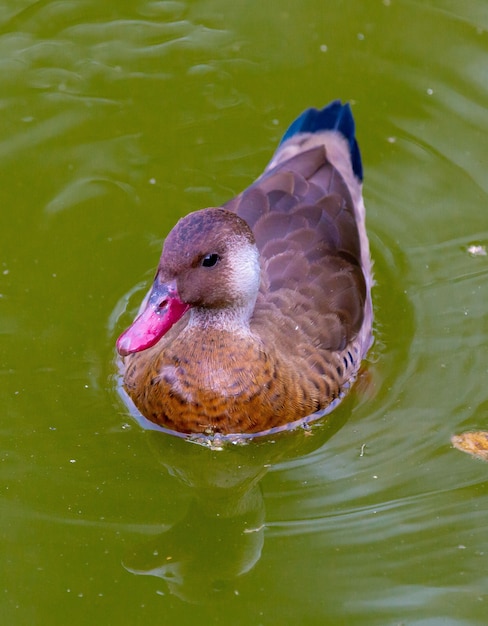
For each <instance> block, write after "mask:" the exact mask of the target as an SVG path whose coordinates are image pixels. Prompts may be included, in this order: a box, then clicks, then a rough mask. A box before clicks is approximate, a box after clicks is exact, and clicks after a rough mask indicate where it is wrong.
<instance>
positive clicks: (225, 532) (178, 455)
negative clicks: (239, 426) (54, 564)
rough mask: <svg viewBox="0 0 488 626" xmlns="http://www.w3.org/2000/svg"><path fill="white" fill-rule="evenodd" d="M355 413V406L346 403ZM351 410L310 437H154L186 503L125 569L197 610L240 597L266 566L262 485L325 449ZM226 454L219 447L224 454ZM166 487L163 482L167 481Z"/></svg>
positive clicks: (305, 432) (305, 433) (316, 427)
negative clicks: (206, 441)
mask: <svg viewBox="0 0 488 626" xmlns="http://www.w3.org/2000/svg"><path fill="white" fill-rule="evenodd" d="M346 404H347V405H348V406H349V407H351V406H352V403H350V402H349V401H348V402H347V403H346ZM343 409H346V406H344V405H343V406H342V407H340V410H338V411H337V410H336V411H334V417H333V419H331V420H329V421H327V418H324V419H323V420H321V421H320V422H319V423H314V424H313V425H311V426H310V427H308V428H307V429H303V428H302V429H300V430H297V431H294V432H284V433H281V434H279V435H277V436H271V435H270V436H267V437H261V438H258V439H256V440H254V441H253V442H252V443H249V444H247V445H235V444H232V443H225V444H223V445H222V447H221V448H222V449H218V450H214V449H208V448H206V447H204V446H201V445H194V444H192V443H189V442H188V441H186V440H184V439H179V438H177V437H174V436H171V435H168V434H166V433H161V432H154V431H150V432H148V433H147V435H148V440H149V446H150V448H151V451H152V453H153V454H154V455H156V457H157V458H158V460H159V462H160V463H161V465H162V466H163V467H164V470H165V473H166V478H167V480H176V481H178V483H179V487H180V488H181V490H182V491H185V492H186V493H185V495H186V497H187V501H188V502H187V506H186V511H185V512H184V513H183V514H182V515H181V517H180V518H179V519H176V520H175V519H174V518H173V519H172V520H161V525H162V527H163V528H164V527H165V526H166V528H165V529H164V531H163V532H161V533H160V534H159V535H157V536H156V537H152V538H151V539H150V540H149V541H146V542H144V543H141V544H139V545H136V546H134V547H132V549H131V550H130V552H129V553H127V554H126V556H125V558H124V561H123V565H124V567H125V568H126V569H127V570H128V571H129V572H131V573H133V574H136V575H148V576H156V577H158V578H161V579H162V580H164V581H165V583H166V585H167V589H168V591H169V592H170V593H171V594H174V595H176V596H177V597H179V598H180V599H182V600H185V601H187V602H192V603H205V602H208V601H215V599H216V598H225V597H229V596H232V595H234V594H237V593H238V591H237V589H236V584H237V579H238V578H239V577H241V576H243V575H244V574H246V573H247V572H249V571H250V570H251V569H252V568H253V567H254V566H255V565H256V563H257V562H258V561H259V559H260V557H261V553H262V550H263V546H264V538H265V529H266V519H265V503H264V498H263V495H262V491H261V484H260V483H261V480H262V478H263V477H264V476H265V475H266V473H267V472H268V471H269V470H270V469H271V468H273V466H276V465H277V464H278V463H282V462H286V461H288V462H289V461H292V460H293V459H296V458H299V457H301V456H304V455H306V454H309V453H311V452H313V451H314V450H315V449H317V448H319V447H320V446H322V445H323V444H324V443H325V442H326V441H327V440H328V439H329V438H330V437H331V436H332V435H333V434H334V433H335V432H336V431H337V430H339V428H341V427H342V425H343V424H344V423H345V421H346V417H347V415H346V414H349V413H350V408H349V410H347V409H346V410H343ZM219 447H220V446H219ZM162 481H164V476H162Z"/></svg>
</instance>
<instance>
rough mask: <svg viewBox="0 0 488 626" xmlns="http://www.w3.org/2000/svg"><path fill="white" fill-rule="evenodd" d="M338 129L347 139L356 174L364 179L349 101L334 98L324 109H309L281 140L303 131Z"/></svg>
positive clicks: (318, 131) (315, 131)
mask: <svg viewBox="0 0 488 626" xmlns="http://www.w3.org/2000/svg"><path fill="white" fill-rule="evenodd" d="M334 130H335V131H338V132H339V133H341V135H342V136H343V137H344V139H345V140H346V141H347V143H348V146H349V153H350V157H351V164H352V169H353V171H354V174H355V176H356V177H357V178H358V179H359V180H360V181H362V180H363V165H362V162H361V153H360V151H359V146H358V143H357V141H356V126H355V124H354V117H353V115H352V111H351V107H350V105H349V103H346V104H342V102H341V101H340V100H334V101H333V102H331V103H330V104H328V105H327V106H326V107H324V108H323V109H313V108H312V109H307V110H306V111H304V112H303V113H302V114H301V115H300V116H299V117H297V119H296V120H295V121H294V122H293V123H292V124H291V125H290V127H289V128H288V130H287V131H286V133H285V134H284V135H283V138H282V140H281V141H280V146H281V144H283V143H284V142H285V141H287V140H288V139H290V138H291V137H294V136H295V135H298V134H302V133H310V134H315V133H320V132H324V131H334Z"/></svg>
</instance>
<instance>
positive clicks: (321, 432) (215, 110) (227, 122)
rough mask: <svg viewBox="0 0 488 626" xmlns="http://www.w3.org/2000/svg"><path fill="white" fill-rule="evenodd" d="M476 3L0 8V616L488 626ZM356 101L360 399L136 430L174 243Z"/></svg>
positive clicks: (481, 45) (484, 15)
mask: <svg viewBox="0 0 488 626" xmlns="http://www.w3.org/2000/svg"><path fill="white" fill-rule="evenodd" d="M487 31H488V12H487V8H486V4H485V2H484V1H483V0H470V1H469V2H464V3H461V4H460V3H457V2H453V1H452V0H429V1H427V2H414V1H409V0H383V2H381V1H380V0H366V1H364V2H356V1H353V0H343V1H340V0H337V1H336V2H330V3H327V6H325V5H324V3H323V2H319V0H301V1H300V2H291V1H290V2H277V1H275V0H270V1H268V2H266V3H263V2H254V1H249V2H245V3H243V2H241V3H237V2H235V3H232V4H229V3H228V2H223V1H221V0H207V1H205V0H194V1H192V2H172V1H166V2H165V1H163V2H157V1H155V2H149V1H144V0H142V1H141V2H137V3H133V2H120V1H119V0H117V1H115V0H109V1H107V2H104V3H100V2H94V1H91V0H85V1H82V0H79V1H73V2H56V1H52V0H43V1H40V2H29V1H20V0H18V1H14V0H7V1H6V2H4V3H3V4H2V7H0V84H1V86H2V89H1V95H0V110H1V116H0V164H1V167H0V200H1V206H2V210H1V212H0V296H1V297H0V333H1V335H2V337H1V339H2V341H1V344H0V390H1V397H2V407H3V420H2V429H1V435H2V439H1V444H0V445H1V448H0V460H1V465H0V468H1V474H0V481H1V482H0V485H1V501H0V502H1V510H2V524H1V535H2V540H3V541H2V551H1V560H0V562H1V564H2V571H3V577H2V581H3V582H2V587H1V589H2V596H1V598H2V599H1V614H2V616H4V617H3V619H4V621H5V623H9V624H19V625H20V624H53V625H56V624H65V623H67V622H68V621H69V623H70V624H73V626H74V625H75V624H78V623H79V624H86V623H116V622H120V623H126V624H143V623H144V624H146V623H150V622H154V623H162V624H194V623H196V621H198V623H199V624H229V623H232V624H242V625H251V624H252V625H253V626H254V625H258V624H263V625H266V626H268V625H269V626H274V625H278V624H279V625H282V624H292V623H293V624H303V625H314V626H315V625H316V624H317V625H318V624H321V625H324V624H331V625H334V626H337V625H338V624H361V625H369V624H371V625H377V624H422V625H424V624H429V625H432V624H442V625H443V626H444V625H447V626H451V625H463V626H464V625H468V624H469V625H470V626H471V625H475V624H480V625H481V624H485V623H486V602H487V601H488V593H487V589H488V580H487V578H488V540H487V537H486V519H487V515H488V487H487V485H488V483H487V479H488V466H487V465H486V464H485V463H482V462H480V461H476V460H473V459H472V458H470V457H469V456H467V455H463V454H462V453H461V452H459V451H457V450H454V449H453V448H452V447H451V445H450V436H451V435H452V434H453V433H455V432H461V431H463V430H467V429H473V428H476V429H477V428H485V429H486V428H487V427H488V413H487V411H488V391H487V389H488V385H487V374H488V356H487V355H488V350H487V347H488V317H487V314H486V307H487V304H486V303H487V302H488V257H487V256H485V255H483V254H475V255H473V254H471V253H470V252H469V250H470V246H472V245H478V246H481V248H480V250H481V251H482V250H483V246H488V227H487V224H488V221H487V217H486V211H487V207H488V182H487V180H488V179H487V176H486V171H487V165H488V142H487V140H486V137H487V131H488V116H487V113H486V110H487V104H488V88H487V85H488V80H487V79H488V74H487V64H486V58H487V52H488V32H487ZM334 98H342V99H343V100H350V101H351V102H352V105H353V111H354V115H355V117H356V121H357V126H358V137H359V141H360V145H361V149H362V153H363V160H364V165H365V190H364V192H365V200H366V204H367V211H368V230H369V234H370V240H371V247H372V254H373V257H374V263H375V277H376V283H377V284H376V287H375V291H374V302H375V311H376V322H375V325H376V326H375V335H376V341H375V345H374V347H373V349H372V351H371V353H370V355H369V358H368V362H367V364H366V368H365V373H364V376H362V377H361V379H360V380H359V381H358V384H357V385H356V387H355V389H354V390H353V392H352V393H351V394H350V395H349V396H348V398H347V399H346V400H345V402H343V404H342V405H341V406H340V407H339V408H338V409H336V411H334V413H333V414H332V415H331V416H330V417H329V418H328V419H327V420H326V421H325V422H324V423H323V424H322V425H321V426H320V427H317V428H314V429H313V430H312V432H311V433H309V432H298V433H294V434H289V435H286V436H284V437H279V438H276V439H275V440H274V441H263V442H260V443H259V444H252V445H249V446H244V447H231V448H230V449H228V450H224V451H212V450H208V449H205V448H202V447H200V446H196V445H192V444H189V443H187V442H184V441H180V440H178V439H176V438H173V437H168V436H165V435H161V433H155V432H151V431H145V430H144V429H142V428H141V426H140V425H139V424H138V423H137V422H136V421H135V420H134V419H133V418H132V416H131V415H130V413H129V412H128V410H127V408H126V407H125V405H124V404H123V402H122V401H121V399H120V397H119V395H118V393H117V390H116V386H115V382H114V373H115V365H114V340H115V338H116V336H117V334H118V333H119V332H120V331H121V330H122V329H123V328H124V326H125V325H126V324H127V322H128V321H129V319H130V316H131V315H132V313H133V312H134V310H135V309H136V307H137V305H138V301H139V300H140V298H141V297H142V294H143V293H144V290H145V288H146V287H147V285H148V283H149V281H150V279H151V276H152V274H153V271H154V267H155V265H156V263H157V259H158V257H159V251H160V246H161V242H162V239H163V238H164V235H165V233H167V231H168V229H169V228H170V227H171V226H172V224H173V223H174V222H175V221H176V220H177V218H178V217H179V216H181V215H184V214H186V213H187V212H189V211H192V210H195V209H197V208H201V207H203V206H209V205H216V204H217V205H218V204H219V203H222V202H224V201H226V200H227V199H229V198H230V197H232V195H234V194H236V193H238V192H239V191H241V190H242V189H243V188H244V187H245V186H247V185H248V184H249V183H250V182H252V180H253V179H254V178H255V177H256V176H257V175H258V174H259V173H260V172H261V171H262V168H263V167H264V165H265V164H266V162H267V160H268V159H269V157H270V155H271V154H272V152H273V150H274V148H275V146H276V143H277V141H278V140H279V138H280V136H281V134H282V132H283V131H284V130H285V128H286V127H287V125H288V124H289V123H290V122H291V121H292V120H293V119H294V118H295V117H296V115H297V114H298V113H300V112H301V111H302V110H303V109H304V108H306V107H308V106H312V105H313V106H321V105H323V104H325V103H327V102H328V101H330V100H332V99H334Z"/></svg>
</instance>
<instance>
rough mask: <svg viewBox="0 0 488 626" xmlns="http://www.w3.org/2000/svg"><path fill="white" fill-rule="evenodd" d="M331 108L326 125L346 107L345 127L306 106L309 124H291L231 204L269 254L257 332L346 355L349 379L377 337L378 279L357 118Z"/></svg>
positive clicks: (281, 342)
mask: <svg viewBox="0 0 488 626" xmlns="http://www.w3.org/2000/svg"><path fill="white" fill-rule="evenodd" d="M329 106H332V107H336V112H335V115H334V117H333V119H332V122H330V121H329V119H327V120H326V121H325V123H334V120H335V122H336V123H337V116H338V115H339V114H342V116H343V117H346V118H347V119H346V120H345V121H343V122H342V125H343V126H345V129H344V128H338V129H336V128H330V127H329V126H326V128H325V129H324V128H322V129H321V130H320V129H319V130H316V129H315V126H316V124H320V122H321V121H322V123H324V122H323V120H320V117H319V116H320V114H321V113H323V112H321V111H315V110H313V109H312V110H311V111H310V110H309V111H307V112H305V113H304V114H303V115H302V117H303V118H305V120H304V121H303V120H302V130H299V131H298V132H296V131H295V132H291V131H293V126H292V127H291V128H290V130H289V131H288V132H289V133H290V132H291V136H290V137H289V138H288V137H287V135H285V138H284V141H283V143H282V144H281V145H280V147H279V148H278V150H277V152H276V154H275V157H274V158H273V160H272V161H271V163H270V165H269V166H268V168H267V169H266V171H265V172H264V174H263V175H262V176H261V177H260V178H259V179H258V180H257V181H256V182H255V183H254V184H253V185H252V186H251V187H249V188H248V189H247V190H246V191H244V192H243V193H242V194H241V195H239V196H238V197H237V198H235V199H234V200H232V201H231V202H229V203H227V204H226V205H225V206H226V208H229V209H231V210H233V211H235V212H237V214H238V215H239V216H240V217H242V218H243V219H245V220H246V222H247V223H248V224H249V226H250V227H251V228H252V231H253V233H254V236H255V238H256V242H257V245H258V248H259V251H260V255H261V259H262V281H261V288H260V294H259V297H258V301H257V304H256V308H255V313H254V317H253V320H252V323H253V325H254V327H255V329H256V332H258V333H261V334H264V335H265V336H266V337H268V338H269V339H271V337H272V336H273V335H275V336H276V341H277V342H278V343H277V346H278V348H280V349H281V351H282V353H283V354H285V353H287V352H288V353H289V354H294V353H296V351H297V342H300V343H301V344H303V346H304V349H305V350H307V351H309V352H310V348H311V346H313V348H314V350H315V353H313V354H312V356H311V357H310V360H311V361H312V362H313V361H314V359H315V358H318V357H319V356H322V358H324V359H325V360H328V361H329V362H330V361H331V356H330V355H331V353H337V355H340V360H341V361H343V362H345V361H344V356H345V358H346V360H348V361H349V363H348V364H347V370H348V371H346V372H344V375H341V376H339V379H341V380H340V381H339V382H342V379H343V378H344V377H347V375H348V374H349V373H350V370H351V369H352V368H355V369H357V367H358V366H359V362H360V360H361V359H362V357H363V356H364V354H365V353H366V351H367V350H368V348H369V346H370V344H371V324H372V312H371V298H370V287H371V282H372V279H371V263H370V257H369V246H368V239H367V236H366V231H365V224H364V205H363V201H362V194H361V177H362V167H361V160H360V156H359V150H358V148H357V144H356V142H355V138H354V122H353V121H352V115H351V113H350V110H349V107H348V106H347V105H346V106H343V105H341V104H340V103H337V102H335V103H333V104H332V105H329ZM338 107H340V109H339V110H338V111H337V108H338ZM313 113H315V116H316V117H319V120H318V121H316V124H315V125H314V124H313V122H314V121H315V120H312V122H310V119H309V120H308V122H309V123H308V124H307V116H309V118H310V116H311V114H313ZM300 119H301V118H299V119H298V120H297V122H295V124H297V123H298V122H299V121H300ZM297 125H298V124H297ZM303 126H304V130H303ZM298 127H299V126H298ZM299 128H300V127H299ZM344 133H348V135H345V134H344ZM300 343H298V345H300ZM351 351H353V352H355V354H353V355H352V357H349V356H348V355H347V352H351ZM343 352H345V355H344V354H342V353H343ZM320 360H321V359H320ZM332 361H335V359H332ZM351 361H353V362H351ZM317 367H318V369H319V370H320V371H322V369H323V367H322V365H318V366H317ZM344 367H346V365H345V366H344Z"/></svg>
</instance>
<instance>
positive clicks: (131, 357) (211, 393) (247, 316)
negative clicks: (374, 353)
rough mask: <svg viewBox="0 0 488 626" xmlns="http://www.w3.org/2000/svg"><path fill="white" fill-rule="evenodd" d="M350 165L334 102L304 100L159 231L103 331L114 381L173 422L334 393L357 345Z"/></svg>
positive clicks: (365, 328) (347, 133) (350, 369)
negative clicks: (259, 158)
mask: <svg viewBox="0 0 488 626" xmlns="http://www.w3.org/2000/svg"><path fill="white" fill-rule="evenodd" d="M361 188H362V165H361V157H360V153H359V148H358V145H357V143H356V139H355V131H354V120H353V117H352V113H351V110H350V107H349V105H348V104H345V105H343V104H341V103H340V102H339V101H334V102H332V103H331V104H329V105H328V106H327V107H325V108H324V109H322V110H317V109H308V110H307V111H305V112H304V113H303V114H302V115H301V116H300V117H299V118H298V119H297V120H295V122H294V123H293V124H292V125H291V126H290V128H289V129H288V131H287V132H286V133H285V135H284V137H283V139H282V141H281V143H280V145H279V147H278V149H277V151H276V153H275V155H274V157H273V159H272V160H271V162H270V164H269V165H268V166H267V168H266V169H265V171H264V173H263V174H262V175H261V176H260V177H259V178H258V179H257V181H256V182H254V183H253V184H252V185H251V186H250V187H249V188H248V189H247V190H246V191H244V192H243V193H241V194H240V195H239V196H237V197H236V198H234V199H233V200H231V201H230V202H228V203H227V204H225V205H223V206H222V207H218V208H208V209H203V210H201V211H196V212H194V213H191V214H190V215H187V216H186V217H184V218H183V219H181V220H180V221H179V222H178V223H177V224H176V226H175V227H174V228H173V230H172V231H171V232H170V233H169V235H168V237H167V238H166V241H165V243H164V246H163V252H162V255H161V260H160V262H159V266H158V269H157V272H156V277H155V280H154V284H153V286H152V289H151V290H150V292H149V294H148V296H147V297H146V299H145V301H144V303H143V305H142V308H141V311H142V312H140V315H139V316H138V317H137V318H136V320H135V321H134V323H133V324H132V326H131V327H130V328H129V329H128V330H126V331H125V332H124V333H123V334H122V335H121V336H120V337H119V339H118V341H117V349H118V351H119V353H120V355H121V356H122V357H123V368H124V387H125V389H126V391H127V392H128V394H129V396H130V397H131V398H132V400H133V402H134V403H135V405H136V406H137V408H138V409H139V411H140V412H141V413H142V414H143V415H144V416H145V417H146V418H148V419H149V420H151V421H153V422H155V423H157V424H159V425H161V426H163V427H165V428H169V429H171V430H175V431H180V432H184V433H206V434H213V433H224V434H227V433H258V432H262V431H266V430H268V429H271V428H274V427H279V426H283V425H287V424H290V423H293V422H297V421H299V420H301V419H302V418H305V417H308V416H310V415H312V414H314V413H317V412H319V411H321V410H323V409H325V408H326V407H327V406H329V405H330V403H331V402H332V401H333V400H335V399H337V398H339V397H341V396H342V395H343V393H344V391H345V390H346V389H347V388H348V387H349V385H350V383H351V382H352V380H353V379H354V377H355V376H356V374H357V372H358V369H359V366H360V363H361V360H362V358H363V357H364V355H365V354H366V352H367V350H368V348H369V347H370V345H371V341H372V334H371V325H372V309H371V296H370V288H371V283H372V278H371V262H370V256H369V246H368V239H367V236H366V231H365V223H364V219H365V217H364V205H363V200H362V194H361Z"/></svg>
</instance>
